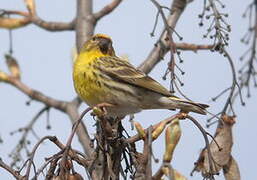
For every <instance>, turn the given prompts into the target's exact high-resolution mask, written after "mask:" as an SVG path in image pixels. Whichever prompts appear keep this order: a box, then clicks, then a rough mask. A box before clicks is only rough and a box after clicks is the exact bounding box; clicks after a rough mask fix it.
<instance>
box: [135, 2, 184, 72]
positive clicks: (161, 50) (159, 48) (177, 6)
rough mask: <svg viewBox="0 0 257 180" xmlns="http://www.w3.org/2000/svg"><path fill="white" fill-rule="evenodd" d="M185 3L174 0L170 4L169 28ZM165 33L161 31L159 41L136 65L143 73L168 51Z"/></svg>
mask: <svg viewBox="0 0 257 180" xmlns="http://www.w3.org/2000/svg"><path fill="white" fill-rule="evenodd" d="M186 5H187V2H186V0H174V1H173V3H172V6H171V12H172V14H170V15H169V17H168V18H167V23H168V25H169V26H170V28H171V29H174V28H175V26H176V24H177V21H178V19H179V18H180V15H181V14H182V12H183V11H184V9H185V7H186ZM171 33H172V32H171ZM165 37H166V35H165V33H162V34H161V36H160V38H159V39H160V43H158V44H157V45H156V46H155V47H154V48H153V49H152V50H151V52H150V53H149V55H148V57H147V58H146V60H145V61H144V62H143V63H141V64H140V66H139V67H138V68H139V69H140V70H142V71H144V72H145V73H149V72H150V71H151V70H152V69H153V68H154V66H155V65H156V64H157V63H158V62H159V61H160V60H161V59H162V58H163V57H164V55H165V54H166V53H167V52H168V50H169V48H170V43H169V41H165V40H164V39H165Z"/></svg>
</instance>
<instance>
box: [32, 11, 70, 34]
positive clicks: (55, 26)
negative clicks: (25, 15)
mask: <svg viewBox="0 0 257 180" xmlns="http://www.w3.org/2000/svg"><path fill="white" fill-rule="evenodd" d="M31 22H32V23H33V24H35V25H37V26H39V27H41V28H43V29H45V30H48V31H67V30H70V31H71V30H74V26H75V20H73V21H71V22H69V23H64V22H49V21H44V20H43V19H41V18H40V17H38V16H37V15H35V16H33V17H31Z"/></svg>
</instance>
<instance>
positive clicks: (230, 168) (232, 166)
mask: <svg viewBox="0 0 257 180" xmlns="http://www.w3.org/2000/svg"><path fill="white" fill-rule="evenodd" d="M223 173H224V176H225V179H226V180H240V179H241V177H240V171H239V168H238V165H237V162H236V160H235V159H234V158H233V157H232V156H230V161H229V163H228V164H227V165H226V166H224V168H223Z"/></svg>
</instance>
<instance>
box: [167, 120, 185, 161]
mask: <svg viewBox="0 0 257 180" xmlns="http://www.w3.org/2000/svg"><path fill="white" fill-rule="evenodd" d="M180 136H181V128H180V124H179V119H174V120H173V121H172V122H171V124H170V125H169V126H168V127H167V129H166V132H165V144H166V148H165V153H164V156H163V161H165V162H170V161H171V159H172V156H173V152H174V150H175V148H176V146H177V144H178V141H179V139H180Z"/></svg>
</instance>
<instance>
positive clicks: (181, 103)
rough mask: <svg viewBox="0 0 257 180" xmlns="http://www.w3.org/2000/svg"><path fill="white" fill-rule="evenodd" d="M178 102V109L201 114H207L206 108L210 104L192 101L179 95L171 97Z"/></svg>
mask: <svg viewBox="0 0 257 180" xmlns="http://www.w3.org/2000/svg"><path fill="white" fill-rule="evenodd" d="M169 99H170V100H172V101H173V102H174V103H175V104H176V108H177V109H181V110H182V111H185V112H195V113H199V114H206V108H208V107H209V106H208V105H207V104H201V103H195V102H192V101H187V100H184V99H180V98H177V97H169Z"/></svg>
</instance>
